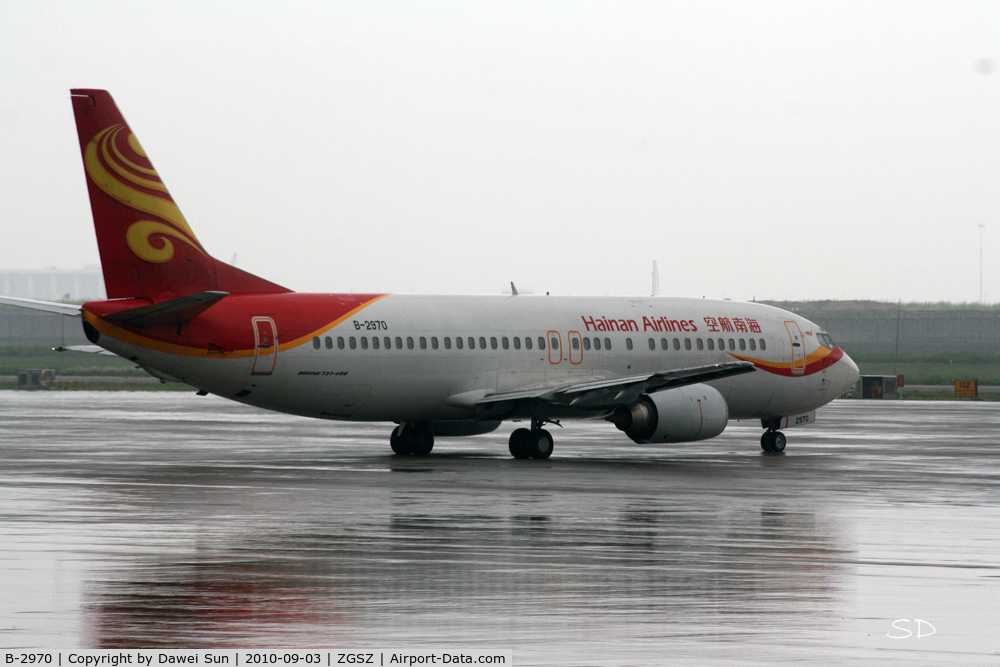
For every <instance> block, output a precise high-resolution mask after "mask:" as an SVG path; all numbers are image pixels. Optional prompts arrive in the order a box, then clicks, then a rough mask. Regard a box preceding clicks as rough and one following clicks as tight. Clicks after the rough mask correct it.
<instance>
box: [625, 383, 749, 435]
mask: <svg viewBox="0 0 1000 667" xmlns="http://www.w3.org/2000/svg"><path fill="white" fill-rule="evenodd" d="M608 421H610V422H611V423H613V424H614V425H615V426H617V427H618V429H619V430H621V431H624V432H625V435H627V436H628V437H630V438H632V440H634V441H636V442H640V443H642V442H694V441H695V440H707V439H708V438H714V437H715V436H717V435H719V434H720V433H722V432H723V431H724V430H725V429H726V423H727V422H728V421H729V406H728V405H727V404H726V399H724V398H723V397H722V394H720V393H719V392H718V390H717V389H715V388H714V387H710V386H708V385H707V384H692V385H688V386H686V387H678V388H677V389H667V390H666V391H658V392H655V393H653V394H646V395H645V396H643V397H642V398H640V399H639V400H638V401H636V402H635V403H632V404H631V405H627V406H621V407H620V408H618V409H617V410H615V412H614V414H612V415H611V416H610V417H608Z"/></svg>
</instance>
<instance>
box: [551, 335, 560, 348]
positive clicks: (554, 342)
mask: <svg viewBox="0 0 1000 667" xmlns="http://www.w3.org/2000/svg"><path fill="white" fill-rule="evenodd" d="M551 343H552V349H553V350H558V349H559V338H558V337H556V336H553V337H552V340H551Z"/></svg>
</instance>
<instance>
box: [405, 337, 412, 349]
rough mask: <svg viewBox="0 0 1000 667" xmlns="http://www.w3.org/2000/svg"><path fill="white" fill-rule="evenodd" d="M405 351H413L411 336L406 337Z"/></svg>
mask: <svg viewBox="0 0 1000 667" xmlns="http://www.w3.org/2000/svg"><path fill="white" fill-rule="evenodd" d="M406 349H407V350H412V349H413V336H407V337H406Z"/></svg>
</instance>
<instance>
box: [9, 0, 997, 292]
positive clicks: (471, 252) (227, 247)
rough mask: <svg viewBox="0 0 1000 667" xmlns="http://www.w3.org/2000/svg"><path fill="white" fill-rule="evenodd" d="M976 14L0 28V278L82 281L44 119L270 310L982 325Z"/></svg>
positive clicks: (354, 15) (82, 250)
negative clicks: (964, 308) (358, 303)
mask: <svg viewBox="0 0 1000 667" xmlns="http://www.w3.org/2000/svg"><path fill="white" fill-rule="evenodd" d="M998 64H1000V2H931V3H926V2H890V3H881V2H860V3H850V2H829V3H822V2H799V1H795V2H753V3H737V2H721V3H710V2H655V3H629V2H620V1H619V2H609V3H598V2H589V3H588V2H551V3H550V2H502V3H491V2H470V1H468V0H466V1H463V2H454V3H451V2H412V3H411V2H342V3H338V2H318V3H312V2H303V1H301V0H299V1H296V2H275V3H271V2H249V1H241V2H212V1H205V0H199V1H198V2H169V3H160V2H150V1H145V2H142V3H138V2H131V1H129V2H86V1H80V0H76V1H74V2H26V1H23V0H20V1H14V2H4V3H2V4H0V81H2V83H3V94H2V97H0V231H2V238H3V242H2V243H0V269H24V268H43V267H47V266H54V267H57V268H62V269H74V268H80V267H82V266H84V265H88V264H89V265H93V264H97V263H98V253H97V245H96V242H95V240H94V234H93V227H92V222H91V217H90V206H89V201H88V198H87V191H86V186H85V183H84V174H83V168H82V164H81V159H80V154H79V145H78V143H77V138H76V128H75V125H74V123H73V117H72V110H71V106H70V99H69V89H70V88H72V87H83V88H106V89H108V90H109V91H110V92H111V94H112V95H113V96H114V98H115V101H116V102H117V103H118V105H119V108H120V109H121V110H122V113H123V114H124V116H125V118H126V119H127V120H128V122H129V124H130V125H131V127H132V130H133V131H134V132H135V133H136V135H137V136H138V137H139V139H140V141H141V142H142V145H143V147H144V148H145V149H146V151H147V153H148V154H149V156H150V158H151V159H152V161H153V164H154V165H155V166H156V168H157V170H158V171H159V173H160V176H161V177H162V178H163V180H164V182H165V183H166V184H167V187H168V188H169V189H170V191H171V194H172V195H173V197H174V199H175V200H176V201H177V203H178V205H179V206H180V207H181V210H182V211H184V214H185V216H186V218H187V219H188V221H189V222H190V223H191V225H192V227H193V228H194V230H195V233H196V234H197V235H198V237H199V239H200V241H201V242H202V244H203V245H204V246H205V247H206V248H207V249H208V250H209V252H211V253H212V254H213V255H215V256H216V257H218V258H220V259H222V260H224V261H229V260H230V259H231V258H232V257H233V255H236V256H237V265H239V266H240V267H241V268H243V269H246V270H248V271H251V272H253V273H257V274H259V275H261V276H264V277H266V278H268V279H270V280H273V281H275V282H278V283H281V284H283V285H285V286H287V287H290V288H292V289H295V290H300V291H389V292H415V293H434V292H446V293H487V294H497V293H500V291H501V290H502V289H503V288H504V286H506V285H508V284H509V281H511V280H513V281H514V282H515V283H516V284H517V285H518V287H519V288H520V289H522V290H527V289H531V290H534V291H535V292H536V293H544V292H546V291H551V292H552V293H553V294H648V293H649V289H650V268H651V264H652V262H653V260H657V261H658V262H659V267H660V284H661V293H662V294H677V295H691V296H703V295H704V296H712V297H730V298H734V299H752V298H757V299H786V298H790V299H811V298H835V299H881V300H892V301H895V300H896V299H898V298H901V299H903V300H904V301H937V300H950V301H975V300H977V299H978V296H979V248H980V246H979V240H980V229H979V227H978V225H986V226H985V228H984V230H983V238H984V246H983V247H984V253H985V268H984V299H985V300H986V301H989V302H996V301H1000V71H998Z"/></svg>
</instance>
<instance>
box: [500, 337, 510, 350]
mask: <svg viewBox="0 0 1000 667" xmlns="http://www.w3.org/2000/svg"><path fill="white" fill-rule="evenodd" d="M500 343H501V344H502V345H503V349H505V350H509V349H510V338H507V337H506V336H504V337H503V338H501V339H500Z"/></svg>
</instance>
